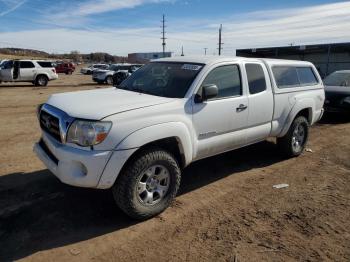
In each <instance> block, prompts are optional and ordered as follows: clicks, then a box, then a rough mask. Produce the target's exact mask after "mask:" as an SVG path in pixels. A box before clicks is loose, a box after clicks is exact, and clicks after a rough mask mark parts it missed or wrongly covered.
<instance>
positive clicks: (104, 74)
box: [92, 64, 141, 85]
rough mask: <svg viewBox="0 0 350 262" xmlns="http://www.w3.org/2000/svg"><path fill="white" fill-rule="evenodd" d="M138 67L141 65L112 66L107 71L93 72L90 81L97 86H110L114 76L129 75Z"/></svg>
mask: <svg viewBox="0 0 350 262" xmlns="http://www.w3.org/2000/svg"><path fill="white" fill-rule="evenodd" d="M139 67H141V65H138V64H113V65H110V67H109V68H108V69H99V70H95V71H94V72H93V74H92V80H93V81H95V82H97V83H99V84H102V83H106V84H108V85H112V84H113V75H114V74H116V73H119V72H121V73H123V75H124V74H127V75H130V74H131V73H133V72H134V71H136V70H137V69H138V68H139Z"/></svg>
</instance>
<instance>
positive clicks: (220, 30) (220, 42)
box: [218, 24, 224, 55]
mask: <svg viewBox="0 0 350 262" xmlns="http://www.w3.org/2000/svg"><path fill="white" fill-rule="evenodd" d="M221 33H222V24H220V28H219V48H218V49H219V55H221V50H222V45H223V44H224V43H222V41H221V40H222V39H221Z"/></svg>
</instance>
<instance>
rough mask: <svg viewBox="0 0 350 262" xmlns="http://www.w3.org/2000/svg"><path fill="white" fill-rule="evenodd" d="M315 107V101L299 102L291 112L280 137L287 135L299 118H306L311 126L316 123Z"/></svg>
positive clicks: (305, 100)
mask: <svg viewBox="0 0 350 262" xmlns="http://www.w3.org/2000/svg"><path fill="white" fill-rule="evenodd" d="M315 107H316V106H315V101H314V100H313V99H303V100H300V101H298V102H297V103H296V104H295V105H294V107H293V108H292V110H291V111H290V113H289V115H288V117H287V119H286V121H285V124H284V127H283V129H282V131H281V133H280V134H279V135H278V137H282V136H284V135H286V134H287V132H288V130H289V128H290V126H291V125H292V123H293V121H294V119H295V118H296V117H298V116H304V117H305V118H306V119H307V121H308V123H309V125H312V124H313V123H314V112H315Z"/></svg>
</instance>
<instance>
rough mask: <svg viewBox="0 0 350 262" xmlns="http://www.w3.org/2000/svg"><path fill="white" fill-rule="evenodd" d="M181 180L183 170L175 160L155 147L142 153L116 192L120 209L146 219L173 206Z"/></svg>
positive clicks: (119, 182) (132, 215) (123, 176)
mask: <svg viewBox="0 0 350 262" xmlns="http://www.w3.org/2000/svg"><path fill="white" fill-rule="evenodd" d="M180 180H181V170H180V168H179V165H178V163H177V161H176V160H175V158H174V157H173V156H172V155H171V154H170V153H168V152H166V151H164V150H162V149H156V148H155V149H149V150H146V151H143V152H141V153H139V154H138V155H137V156H136V157H135V158H134V160H133V161H131V162H130V163H129V164H128V165H127V167H126V168H124V171H123V172H122V173H121V174H120V175H119V177H118V179H117V181H116V183H115V185H114V186H113V188H112V191H113V196H114V199H115V201H116V203H117V205H118V206H119V208H120V209H122V210H123V211H124V212H125V213H126V214H127V215H128V216H130V217H132V218H134V219H139V220H143V219H147V218H150V217H153V216H155V215H157V214H159V213H161V212H162V211H164V210H165V209H166V208H167V207H169V205H170V204H171V202H172V200H173V199H174V198H175V196H176V193H177V190H178V189H179V186H180Z"/></svg>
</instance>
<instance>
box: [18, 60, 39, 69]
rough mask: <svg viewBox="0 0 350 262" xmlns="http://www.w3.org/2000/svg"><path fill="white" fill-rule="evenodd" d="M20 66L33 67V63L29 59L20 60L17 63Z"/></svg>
mask: <svg viewBox="0 0 350 262" xmlns="http://www.w3.org/2000/svg"><path fill="white" fill-rule="evenodd" d="M19 66H20V68H34V67H35V66H34V64H33V63H32V62H30V61H21V62H20V64H19Z"/></svg>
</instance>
